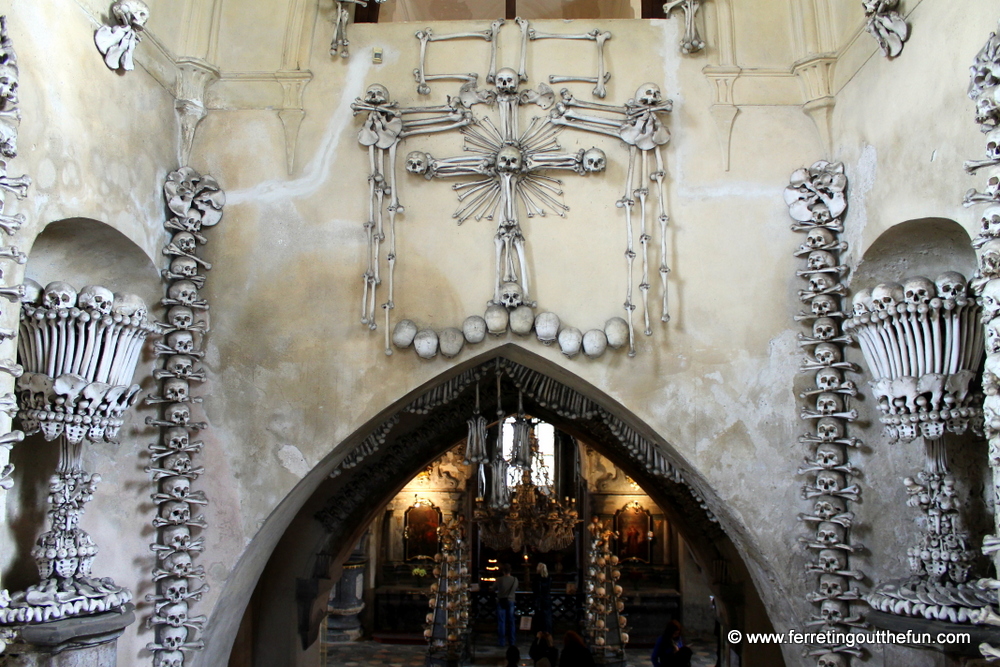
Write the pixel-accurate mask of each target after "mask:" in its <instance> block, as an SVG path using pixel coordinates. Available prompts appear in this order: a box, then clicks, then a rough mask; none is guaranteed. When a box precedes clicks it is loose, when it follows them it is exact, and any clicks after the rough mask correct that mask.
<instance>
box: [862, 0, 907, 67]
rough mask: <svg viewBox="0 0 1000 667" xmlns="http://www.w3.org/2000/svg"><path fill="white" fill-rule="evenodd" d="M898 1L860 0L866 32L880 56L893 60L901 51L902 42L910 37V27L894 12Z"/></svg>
mask: <svg viewBox="0 0 1000 667" xmlns="http://www.w3.org/2000/svg"><path fill="white" fill-rule="evenodd" d="M898 4H899V0H862V1H861V5H862V7H864V10H865V19H866V20H867V22H868V23H867V26H868V32H870V33H871V34H872V37H874V38H875V41H876V42H878V46H879V48H880V49H882V55H884V56H885V57H886V58H895V57H896V56H898V55H899V54H900V53H902V51H903V42H905V41H906V39H907V38H908V37H909V36H910V26H908V25H907V24H906V20H905V19H904V18H903V17H902V15H900V13H899V12H897V11H896V6H897V5H898Z"/></svg>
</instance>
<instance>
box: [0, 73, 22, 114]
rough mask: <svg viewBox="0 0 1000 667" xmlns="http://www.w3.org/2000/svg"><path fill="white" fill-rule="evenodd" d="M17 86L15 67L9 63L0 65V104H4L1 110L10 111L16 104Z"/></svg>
mask: <svg viewBox="0 0 1000 667" xmlns="http://www.w3.org/2000/svg"><path fill="white" fill-rule="evenodd" d="M17 85H18V72H17V67H15V66H14V65H12V64H10V63H4V64H3V65H0V102H3V103H4V104H3V105H2V106H3V108H5V109H10V108H11V107H13V106H15V105H16V104H17V103H18V99H17Z"/></svg>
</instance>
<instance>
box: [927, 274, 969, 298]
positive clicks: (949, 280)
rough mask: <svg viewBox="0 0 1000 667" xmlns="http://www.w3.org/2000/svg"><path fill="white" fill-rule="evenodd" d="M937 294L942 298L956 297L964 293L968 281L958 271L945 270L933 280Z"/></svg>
mask: <svg viewBox="0 0 1000 667" xmlns="http://www.w3.org/2000/svg"><path fill="white" fill-rule="evenodd" d="M934 284H935V285H936V286H937V293H938V296H939V297H941V298H942V299H957V298H958V297H960V296H965V295H966V289H967V288H968V283H967V282H966V280H965V276H963V275H962V274H961V273H959V272H958V271H945V272H944V273H942V274H941V275H940V276H938V277H937V278H936V279H935V280H934Z"/></svg>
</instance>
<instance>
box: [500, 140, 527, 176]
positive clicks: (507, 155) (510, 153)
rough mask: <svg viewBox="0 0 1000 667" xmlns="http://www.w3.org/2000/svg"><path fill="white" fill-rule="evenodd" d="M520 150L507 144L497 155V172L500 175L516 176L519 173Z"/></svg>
mask: <svg viewBox="0 0 1000 667" xmlns="http://www.w3.org/2000/svg"><path fill="white" fill-rule="evenodd" d="M521 163H522V159H521V149H520V148H518V147H517V146H512V145H510V144H507V145H506V146H504V147H503V148H501V149H500V152H499V153H497V171H498V172H500V173H502V174H516V173H518V172H520V171H521Z"/></svg>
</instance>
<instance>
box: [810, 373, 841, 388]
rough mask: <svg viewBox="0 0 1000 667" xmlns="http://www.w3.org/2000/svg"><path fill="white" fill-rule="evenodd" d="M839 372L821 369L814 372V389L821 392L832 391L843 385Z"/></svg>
mask: <svg viewBox="0 0 1000 667" xmlns="http://www.w3.org/2000/svg"><path fill="white" fill-rule="evenodd" d="M843 381H844V380H843V378H842V377H841V375H840V371H838V370H837V369H836V368H821V369H819V370H818V371H816V388H817V389H822V390H823V391H834V390H836V389H839V388H840V385H841V384H842V383H843Z"/></svg>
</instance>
